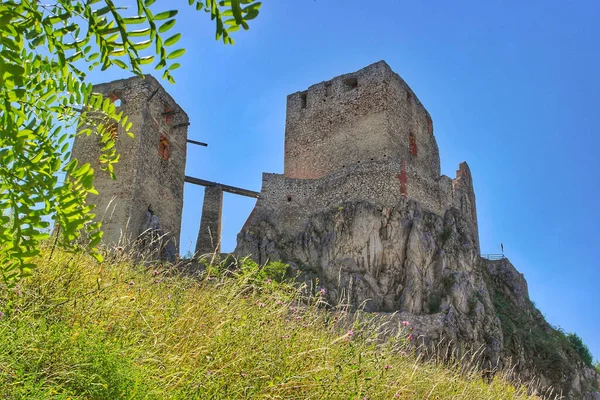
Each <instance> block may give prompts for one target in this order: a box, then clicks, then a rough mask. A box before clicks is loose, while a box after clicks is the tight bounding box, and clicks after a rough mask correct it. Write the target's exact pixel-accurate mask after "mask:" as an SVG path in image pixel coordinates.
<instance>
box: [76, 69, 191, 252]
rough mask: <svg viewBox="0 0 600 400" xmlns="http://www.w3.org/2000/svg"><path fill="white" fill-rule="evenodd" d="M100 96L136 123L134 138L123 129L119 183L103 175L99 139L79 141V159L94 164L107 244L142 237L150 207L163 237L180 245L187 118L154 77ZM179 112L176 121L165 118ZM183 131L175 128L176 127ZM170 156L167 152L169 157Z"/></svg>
mask: <svg viewBox="0 0 600 400" xmlns="http://www.w3.org/2000/svg"><path fill="white" fill-rule="evenodd" d="M94 92H97V93H102V94H103V95H104V96H105V97H110V98H112V99H113V100H115V101H120V106H119V109H120V110H122V111H123V113H124V115H127V116H128V118H129V121H130V122H131V123H132V128H131V131H132V133H133V134H134V138H131V137H129V136H127V135H126V134H124V132H123V128H122V127H121V126H120V125H119V126H118V128H117V141H116V149H117V152H118V153H119V154H120V159H119V162H118V163H117V164H116V166H115V173H116V180H113V179H111V178H110V176H109V174H108V173H107V172H105V171H101V168H100V163H99V162H98V156H99V155H100V148H101V145H100V143H99V139H98V137H97V136H96V135H94V134H91V135H89V136H86V135H79V136H77V137H76V139H75V141H74V144H73V153H72V154H73V157H75V158H77V159H78V160H79V162H80V163H90V164H91V166H92V167H93V168H94V170H95V173H96V176H95V180H94V184H95V186H96V189H97V190H98V192H99V195H97V196H91V195H90V196H89V197H88V201H89V202H91V203H93V204H96V206H97V207H96V209H95V213H96V218H97V219H98V220H102V222H103V229H104V243H105V244H107V245H115V244H118V243H121V244H125V243H130V242H131V241H132V240H133V239H135V238H137V236H138V235H140V233H141V227H142V225H143V223H144V220H145V213H146V211H147V210H148V208H149V207H150V209H151V210H152V212H153V213H154V214H156V215H157V216H158V217H159V218H160V224H161V227H162V228H163V231H164V232H166V233H167V234H168V235H169V237H170V238H172V239H173V240H175V241H178V239H179V234H180V229H181V212H182V209H183V184H184V175H185V159H186V146H185V144H186V140H187V123H188V121H189V120H188V117H187V114H186V113H185V112H184V111H183V110H182V109H181V108H180V107H179V106H178V105H177V104H176V103H175V101H174V100H173V99H172V98H171V96H169V94H168V93H167V92H166V91H165V90H164V88H163V87H162V86H161V85H160V83H159V82H158V81H157V80H156V79H155V78H153V77H152V76H150V75H146V77H145V79H143V78H141V77H133V78H129V79H122V80H117V81H113V82H109V83H103V84H99V85H95V86H94ZM168 112H173V113H172V114H170V115H163V114H164V113H168ZM179 124H184V125H181V126H180V127H177V128H175V126H176V125H179ZM161 137H163V138H165V139H166V141H167V142H168V148H169V151H168V157H167V159H165V157H163V156H162V155H160V154H159V151H160V150H163V149H159V147H160V142H161ZM163 155H164V152H163Z"/></svg>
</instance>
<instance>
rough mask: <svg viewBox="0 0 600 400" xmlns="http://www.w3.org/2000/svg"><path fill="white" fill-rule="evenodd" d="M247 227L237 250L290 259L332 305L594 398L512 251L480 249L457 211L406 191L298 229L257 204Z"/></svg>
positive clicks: (588, 379) (593, 377)
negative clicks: (496, 253) (386, 316)
mask: <svg viewBox="0 0 600 400" xmlns="http://www.w3.org/2000/svg"><path fill="white" fill-rule="evenodd" d="M250 226H251V227H248V228H247V229H245V230H243V231H242V232H241V233H240V234H239V235H238V246H237V249H236V253H237V254H239V255H248V254H251V255H252V256H253V258H254V259H255V260H257V261H260V262H266V261H268V260H273V261H275V260H284V261H286V262H289V263H290V264H291V266H292V268H293V270H294V271H292V272H291V273H292V274H296V273H297V272H299V273H300V279H301V280H305V281H306V282H307V283H310V284H312V285H313V286H314V285H315V282H317V281H318V285H319V286H323V287H325V288H326V289H327V290H326V295H327V297H328V301H329V302H330V303H332V304H337V303H338V302H340V301H342V302H348V303H349V304H352V305H353V306H354V307H361V308H364V310H366V311H372V312H378V313H392V312H396V313H397V314H396V315H395V316H394V318H397V319H398V321H401V320H408V321H410V322H411V325H412V326H413V327H414V329H415V331H414V334H415V337H419V340H421V341H424V342H425V343H426V344H427V343H432V344H434V343H439V342H440V341H443V342H446V343H454V344H455V345H456V347H460V346H465V347H469V348H471V349H475V350H479V352H480V353H481V361H482V364H481V366H482V367H483V368H486V369H493V368H496V367H498V368H500V369H508V368H512V369H513V371H514V373H515V379H520V380H521V381H522V382H530V381H534V382H533V383H534V385H535V386H537V387H539V388H548V387H550V386H551V387H552V388H553V390H554V392H553V393H563V395H565V396H566V397H567V398H572V399H582V398H590V399H591V398H593V397H584V396H593V395H594V394H593V393H594V392H595V391H597V390H598V388H600V380H599V379H600V378H599V377H598V374H596V373H595V371H594V370H593V369H591V368H589V367H586V366H585V365H584V364H583V362H582V361H581V360H580V359H579V357H578V356H577V354H575V353H574V351H573V350H572V349H571V348H570V346H568V344H565V343H564V341H562V339H561V334H560V333H559V332H557V331H555V330H554V329H553V328H552V327H551V326H550V325H549V324H548V323H547V322H546V321H545V320H544V317H543V316H542V314H541V313H540V312H539V311H538V310H537V309H536V308H535V306H534V305H533V304H532V303H531V301H530V299H529V294H528V290H527V282H526V281H525V279H524V277H523V275H522V274H520V273H519V272H518V271H517V270H516V269H515V268H514V267H513V266H512V264H511V263H510V262H509V261H508V260H507V259H501V260H496V261H490V260H486V259H483V258H481V257H480V256H479V253H478V251H477V248H476V244H475V243H474V241H473V238H472V236H471V235H470V232H469V230H468V225H466V224H465V223H464V222H463V221H462V218H461V216H460V213H459V212H458V211H457V210H454V209H450V210H448V211H447V212H446V213H445V215H444V216H439V215H437V214H435V213H432V212H428V211H424V210H422V208H421V207H420V205H419V204H418V203H417V202H415V201H412V200H406V199H401V200H400V201H399V202H398V204H397V205H396V206H394V207H382V206H376V205H373V204H370V203H366V202H358V203H354V202H346V203H342V204H340V205H339V206H338V207H333V208H331V209H329V210H326V211H323V212H320V213H316V214H315V215H312V216H311V217H310V218H309V219H308V220H306V221H305V225H304V228H303V229H301V230H298V231H297V232H294V233H291V232H289V231H287V230H286V229H281V228H279V227H280V226H284V224H280V223H279V221H277V220H274V219H273V214H271V213H261V212H257V213H255V214H254V215H253V218H252V223H251V224H250ZM563 336H564V335H563ZM548 393H549V392H548Z"/></svg>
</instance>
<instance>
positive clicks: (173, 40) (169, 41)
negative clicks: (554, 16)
mask: <svg viewBox="0 0 600 400" xmlns="http://www.w3.org/2000/svg"><path fill="white" fill-rule="evenodd" d="M179 39H181V33H177V34H175V35H173V36H171V37H170V38H168V39H167V40H165V46H173V45H174V44H175V43H177V42H179Z"/></svg>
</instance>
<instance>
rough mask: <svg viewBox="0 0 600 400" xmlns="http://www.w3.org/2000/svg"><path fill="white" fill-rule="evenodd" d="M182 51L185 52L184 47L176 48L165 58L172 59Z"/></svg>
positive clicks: (179, 55)
mask: <svg viewBox="0 0 600 400" xmlns="http://www.w3.org/2000/svg"><path fill="white" fill-rule="evenodd" d="M184 53H185V49H178V50H175V51H173V52H171V53H170V54H169V56H168V57H167V58H168V59H169V60H172V59H174V58H178V57H181V56H182V55H183V54H184Z"/></svg>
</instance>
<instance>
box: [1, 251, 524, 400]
mask: <svg viewBox="0 0 600 400" xmlns="http://www.w3.org/2000/svg"><path fill="white" fill-rule="evenodd" d="M49 253H50V252H49V251H45V252H44V254H43V256H44V258H43V259H40V263H41V264H42V265H43V267H42V268H41V269H39V270H38V271H35V273H34V276H32V277H31V278H29V279H28V280H27V281H25V282H22V283H21V284H20V285H19V286H18V287H17V288H16V289H11V290H10V291H9V290H7V289H6V288H2V289H1V290H0V311H1V312H2V314H0V315H1V318H0V398H1V399H22V398H28V399H50V398H55V399H79V398H82V399H83V398H86V399H87V398H91V399H117V398H132V399H145V398H147V399H169V398H173V399H195V398H197V399H212V398H235V399H239V398H257V397H258V398H270V399H275V398H277V399H290V398H294V399H295V398H301V399H304V398H312V399H329V398H330V399H394V398H401V399H425V398H430V399H446V398H448V399H450V398H453V399H513V398H522V399H525V398H528V397H527V396H526V394H524V391H523V389H520V390H516V389H515V388H513V387H512V386H509V385H508V384H506V383H504V382H502V381H501V380H500V379H495V380H493V381H492V382H491V383H489V384H488V383H486V382H484V381H483V380H482V379H481V378H479V377H478V376H477V375H476V374H465V373H463V374H460V373H459V371H458V368H448V367H443V366H440V365H436V364H435V363H432V362H429V363H423V362H419V361H417V357H416V355H415V354H414V352H413V351H411V350H410V347H409V346H408V345H407V344H408V343H409V342H410V340H409V336H408V335H409V332H410V330H409V327H406V328H404V329H403V330H402V332H401V334H400V335H398V337H396V338H394V339H393V340H390V341H387V342H385V343H384V344H375V342H376V337H374V336H373V334H372V333H370V332H373V329H369V327H368V326H367V325H366V323H358V322H353V321H352V320H349V317H345V316H344V314H343V313H337V314H335V316H334V314H331V313H329V312H326V311H324V310H323V307H319V306H318V303H319V291H316V295H314V296H311V297H306V296H301V295H300V293H299V292H298V291H297V290H296V289H294V288H293V287H292V286H290V285H288V284H285V283H278V282H276V280H275V279H276V277H277V275H278V274H279V273H280V272H281V268H280V266H278V265H272V266H270V269H268V270H264V269H259V268H258V267H256V266H255V265H253V264H252V263H246V264H245V266H244V267H242V268H241V269H238V270H237V271H236V272H235V273H228V274H223V273H219V272H218V271H215V269H214V268H213V269H212V271H211V272H209V273H207V274H206V275H205V276H204V277H203V279H201V280H198V279H192V278H190V277H186V276H183V275H181V274H179V273H175V272H174V271H173V270H171V271H168V270H165V269H164V268H162V267H160V266H149V267H142V266H135V265H132V264H131V263H129V262H126V261H118V260H116V261H113V262H112V263H105V264H104V265H99V264H97V263H96V262H95V261H93V260H91V259H90V258H87V257H86V256H81V255H75V256H73V255H71V254H65V253H60V252H55V253H54V255H53V257H52V259H51V260H49V256H50V254H49ZM361 320H365V318H361ZM409 323H410V321H409Z"/></svg>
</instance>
